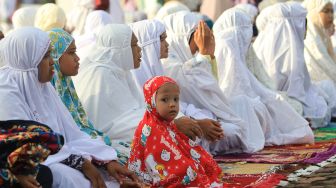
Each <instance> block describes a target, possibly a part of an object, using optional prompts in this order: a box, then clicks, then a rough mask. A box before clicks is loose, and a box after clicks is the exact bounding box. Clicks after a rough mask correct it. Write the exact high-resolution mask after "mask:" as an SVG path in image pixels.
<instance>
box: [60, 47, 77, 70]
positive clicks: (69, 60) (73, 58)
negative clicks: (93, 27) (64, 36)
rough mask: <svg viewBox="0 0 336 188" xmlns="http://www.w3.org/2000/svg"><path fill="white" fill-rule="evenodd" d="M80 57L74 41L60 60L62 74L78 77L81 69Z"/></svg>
mask: <svg viewBox="0 0 336 188" xmlns="http://www.w3.org/2000/svg"><path fill="white" fill-rule="evenodd" d="M78 62H79V57H78V56H77V54H76V44H75V41H72V43H71V44H70V46H69V47H68V49H67V50H66V51H65V52H64V53H63V54H62V56H61V57H60V59H59V65H60V69H61V72H62V74H63V75H64V76H76V75H77V74H78V69H79V63H78Z"/></svg>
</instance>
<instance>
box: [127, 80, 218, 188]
mask: <svg viewBox="0 0 336 188" xmlns="http://www.w3.org/2000/svg"><path fill="white" fill-rule="evenodd" d="M143 90H144V96H145V100H146V104H147V111H146V113H145V115H144V117H143V119H142V121H141V122H140V123H139V126H138V128H137V130H136V131H135V134H134V137H133V144H132V150H131V156H130V159H129V163H128V168H129V169H130V170H132V171H134V172H135V173H136V174H137V175H138V176H139V177H140V178H141V179H142V180H143V181H144V182H146V183H149V184H151V186H153V187H222V184H221V183H220V180H219V176H220V175H221V169H220V168H219V167H218V165H217V163H216V162H215V161H214V160H213V158H212V156H211V155H210V154H208V153H207V152H206V151H205V150H204V149H203V148H202V147H201V146H198V145H197V144H196V143H195V142H194V141H192V140H190V139H189V138H188V137H187V136H185V135H184V134H182V133H181V132H179V131H178V130H177V129H176V125H175V124H174V121H173V120H174V119H175V117H176V116H177V114H178V112H179V94H180V90H179V87H178V85H177V83H176V82H175V81H174V80H173V79H171V78H169V77H165V76H156V77H154V78H152V79H150V80H148V81H147V82H146V83H145V85H144V87H143Z"/></svg>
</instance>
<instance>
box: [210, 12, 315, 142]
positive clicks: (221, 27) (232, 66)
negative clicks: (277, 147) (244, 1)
mask: <svg viewBox="0 0 336 188" xmlns="http://www.w3.org/2000/svg"><path fill="white" fill-rule="evenodd" d="M214 33H215V39H216V51H215V56H216V59H217V63H218V71H219V74H218V75H221V76H220V80H219V84H220V87H221V89H222V91H223V93H224V94H225V95H226V96H227V98H234V97H235V96H239V95H246V96H248V97H250V98H255V99H256V98H257V99H258V100H260V101H261V102H262V103H263V104H264V105H265V106H266V108H267V113H268V114H269V116H270V117H271V119H270V120H269V122H267V123H266V124H267V126H268V128H267V129H266V130H267V131H266V133H265V134H266V143H267V144H268V142H271V143H272V144H289V143H307V142H308V143H311V142H313V133H312V131H311V130H310V128H309V127H308V122H307V121H306V120H305V119H304V118H302V117H301V116H300V115H299V114H297V113H296V112H295V111H294V109H292V107H291V106H290V105H289V104H288V103H287V102H285V101H284V100H283V99H282V98H281V97H280V96H279V95H277V94H276V93H275V92H273V91H271V90H269V89H267V88H266V87H265V86H263V85H262V84H261V83H260V82H259V81H258V80H257V79H256V78H255V77H254V75H253V74H252V73H251V72H250V71H249V70H248V68H247V67H246V61H245V58H246V55H247V52H248V49H249V45H250V43H251V40H252V22H251V18H250V17H249V15H248V14H246V13H244V12H243V11H241V10H239V9H236V8H232V9H229V10H226V11H225V12H224V13H223V14H222V15H221V16H220V17H219V18H218V19H217V21H216V23H215V25H214Z"/></svg>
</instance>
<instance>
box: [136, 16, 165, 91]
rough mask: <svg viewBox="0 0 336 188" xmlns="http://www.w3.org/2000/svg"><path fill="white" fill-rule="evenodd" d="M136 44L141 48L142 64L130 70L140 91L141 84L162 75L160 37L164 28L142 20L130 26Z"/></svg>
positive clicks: (153, 22)
mask: <svg viewBox="0 0 336 188" xmlns="http://www.w3.org/2000/svg"><path fill="white" fill-rule="evenodd" d="M131 27H132V30H133V32H134V34H135V36H136V37H137V39H138V44H139V46H140V47H141V59H142V61H141V62H142V63H141V65H140V67H139V68H138V69H135V70H132V74H133V76H134V77H135V80H136V81H137V84H138V87H139V88H140V89H141V91H142V86H143V84H144V83H145V82H146V81H147V80H148V79H150V78H152V77H153V76H154V75H163V74H164V73H163V67H162V65H161V62H160V61H159V59H160V46H161V45H160V35H161V34H162V33H164V32H165V31H166V29H165V26H164V25H163V24H162V23H161V22H159V21H157V20H143V21H140V22H136V23H134V24H132V25H131Z"/></svg>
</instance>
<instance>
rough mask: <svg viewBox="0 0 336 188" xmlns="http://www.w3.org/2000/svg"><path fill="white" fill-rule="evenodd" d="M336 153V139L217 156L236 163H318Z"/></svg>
mask: <svg viewBox="0 0 336 188" xmlns="http://www.w3.org/2000/svg"><path fill="white" fill-rule="evenodd" d="M335 154H336V140H335V139H334V140H329V141H324V142H317V143H315V144H304V145H286V146H272V147H265V148H264V149H263V150H262V151H260V152H256V153H253V154H230V155H223V156H216V157H215V160H216V161H217V162H219V163H220V162H225V163H234V162H250V163H273V164H290V163H318V162H321V161H324V160H326V159H328V158H329V157H331V156H333V155H335Z"/></svg>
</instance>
